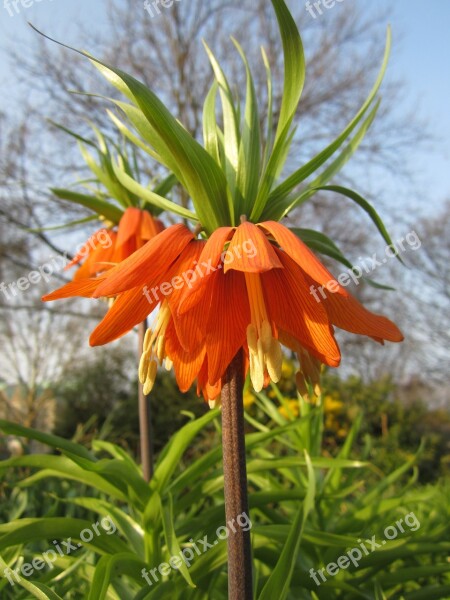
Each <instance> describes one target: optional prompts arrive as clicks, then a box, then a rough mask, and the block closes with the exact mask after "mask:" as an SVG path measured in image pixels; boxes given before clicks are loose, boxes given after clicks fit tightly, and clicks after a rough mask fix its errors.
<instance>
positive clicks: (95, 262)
mask: <svg viewBox="0 0 450 600" xmlns="http://www.w3.org/2000/svg"><path fill="white" fill-rule="evenodd" d="M114 250H115V246H114V245H113V244H111V246H108V247H104V246H102V245H99V246H97V247H96V248H95V249H94V250H92V252H91V253H90V254H89V256H88V257H87V259H86V260H85V261H84V263H83V264H82V265H81V267H80V268H79V269H78V270H77V272H76V273H75V275H74V277H73V278H74V280H77V279H84V278H86V277H93V276H94V275H96V274H97V273H101V272H102V271H107V270H108V269H111V268H112V267H113V266H114V265H113V264H112V262H113V255H114Z"/></svg>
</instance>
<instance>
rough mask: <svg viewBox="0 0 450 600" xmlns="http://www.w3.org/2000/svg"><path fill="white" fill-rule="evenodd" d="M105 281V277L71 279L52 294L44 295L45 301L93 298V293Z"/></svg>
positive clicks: (43, 299)
mask: <svg viewBox="0 0 450 600" xmlns="http://www.w3.org/2000/svg"><path fill="white" fill-rule="evenodd" d="M102 281H104V277H96V278H95V279H87V278H86V279H80V280H77V281H71V282H69V283H66V285H63V286H62V287H60V288H58V289H57V290H55V291H54V292H50V294H46V295H45V296H42V301H43V302H50V300H60V299H61V298H74V297H80V298H92V296H93V293H94V292H95V290H96V289H97V287H98V286H99V285H100V284H101V283H102Z"/></svg>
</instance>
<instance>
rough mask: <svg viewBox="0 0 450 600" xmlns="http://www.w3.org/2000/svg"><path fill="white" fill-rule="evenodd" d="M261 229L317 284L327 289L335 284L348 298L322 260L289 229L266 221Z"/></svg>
mask: <svg viewBox="0 0 450 600" xmlns="http://www.w3.org/2000/svg"><path fill="white" fill-rule="evenodd" d="M259 226H260V227H262V228H264V229H265V230H266V231H268V232H269V233H270V234H271V235H272V236H273V237H274V238H275V240H276V242H277V243H278V244H279V245H280V247H281V248H282V249H283V250H284V251H285V252H286V254H287V255H288V256H290V257H291V258H292V260H294V261H295V262H296V263H297V264H298V265H299V267H301V268H302V269H303V271H304V272H305V273H307V274H308V275H309V276H310V277H311V278H312V279H314V281H315V282H317V283H318V284H319V285H321V286H324V287H326V286H327V284H328V285H329V284H330V283H331V282H336V283H335V284H334V289H336V293H338V294H341V295H343V296H347V295H348V292H347V291H346V290H345V289H344V288H343V287H342V286H341V285H339V283H338V282H337V281H336V278H335V277H334V276H333V275H332V274H331V273H330V271H328V269H326V268H325V267H324V265H323V264H322V263H321V262H320V260H319V259H318V258H317V257H316V256H315V254H314V253H313V252H311V250H310V249H309V248H308V246H307V245H306V244H304V243H303V242H302V241H301V240H300V239H299V238H298V237H297V236H296V235H294V234H293V233H292V231H289V229H288V228H287V227H285V226H284V225H281V223H277V222H276V221H265V222H264V223H260V224H259Z"/></svg>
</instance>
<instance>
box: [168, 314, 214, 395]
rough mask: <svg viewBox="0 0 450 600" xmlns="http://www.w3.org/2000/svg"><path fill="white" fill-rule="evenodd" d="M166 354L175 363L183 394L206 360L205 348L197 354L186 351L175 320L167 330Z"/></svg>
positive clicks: (177, 378)
mask: <svg viewBox="0 0 450 600" xmlns="http://www.w3.org/2000/svg"><path fill="white" fill-rule="evenodd" d="M165 350H166V354H167V356H168V357H169V358H170V360H171V361H172V362H173V369H174V373H175V378H176V380H177V384H178V387H179V388H180V390H181V391H182V392H187V391H188V390H189V389H190V387H191V386H192V384H193V383H194V380H195V379H196V377H197V376H198V373H199V371H200V369H201V367H202V364H203V362H204V360H205V346H204V345H203V346H200V347H199V348H198V349H197V351H196V352H187V351H186V350H184V349H183V348H182V347H181V345H180V343H179V341H178V338H177V334H176V331H175V327H174V323H173V319H171V321H170V322H169V325H168V326H167V330H166V347H165Z"/></svg>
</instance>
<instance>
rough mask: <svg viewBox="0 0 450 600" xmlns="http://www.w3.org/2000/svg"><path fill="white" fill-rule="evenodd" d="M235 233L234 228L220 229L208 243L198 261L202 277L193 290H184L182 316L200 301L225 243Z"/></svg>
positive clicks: (181, 306) (181, 304) (180, 305)
mask: <svg viewBox="0 0 450 600" xmlns="http://www.w3.org/2000/svg"><path fill="white" fill-rule="evenodd" d="M233 231H234V227H219V228H218V229H216V230H215V231H214V233H212V235H211V237H210V238H209V239H208V240H207V241H206V244H205V247H204V248H203V251H202V253H201V254H200V258H199V259H198V267H199V269H200V270H201V273H202V277H199V278H198V279H197V280H196V281H195V282H194V283H193V285H192V287H191V288H185V289H184V291H183V294H182V295H181V298H180V303H179V306H178V312H179V313H180V314H181V313H184V312H186V311H187V310H189V309H190V308H192V307H193V306H194V305H195V304H196V303H197V302H199V301H200V299H201V297H202V294H203V286H205V285H206V284H207V283H208V282H209V278H210V276H211V274H212V273H214V272H215V271H216V269H217V268H218V266H219V262H220V257H221V254H222V252H223V249H224V246H225V243H226V242H227V241H228V240H229V238H230V236H231V233H232V232H233Z"/></svg>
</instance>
